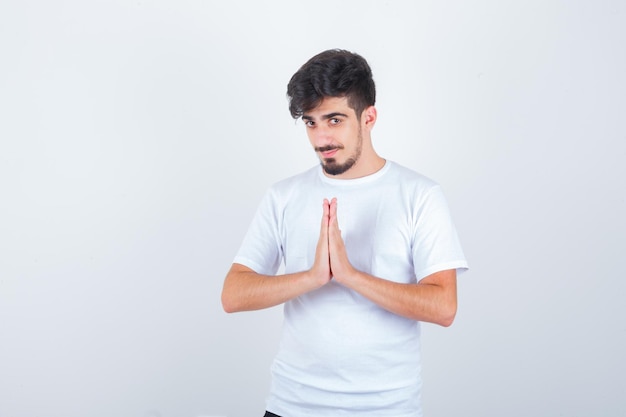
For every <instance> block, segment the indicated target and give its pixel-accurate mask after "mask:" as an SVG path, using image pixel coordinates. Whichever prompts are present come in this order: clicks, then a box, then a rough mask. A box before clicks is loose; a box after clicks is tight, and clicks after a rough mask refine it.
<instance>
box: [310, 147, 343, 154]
mask: <svg viewBox="0 0 626 417" xmlns="http://www.w3.org/2000/svg"><path fill="white" fill-rule="evenodd" d="M314 149H315V151H316V152H328V151H332V150H333V149H343V146H341V145H337V146H335V145H328V146H317V147H315V148H314Z"/></svg>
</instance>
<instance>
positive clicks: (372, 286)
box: [222, 97, 457, 326]
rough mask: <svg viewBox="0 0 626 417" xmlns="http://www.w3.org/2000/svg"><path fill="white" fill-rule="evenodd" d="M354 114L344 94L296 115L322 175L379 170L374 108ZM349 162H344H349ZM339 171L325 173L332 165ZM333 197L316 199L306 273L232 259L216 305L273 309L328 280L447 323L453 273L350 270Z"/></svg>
mask: <svg viewBox="0 0 626 417" xmlns="http://www.w3.org/2000/svg"><path fill="white" fill-rule="evenodd" d="M360 116H361V117H357V115H356V113H355V111H354V110H353V109H352V108H350V107H349V106H348V102H347V99H346V98H337V97H329V98H326V99H324V100H323V101H322V103H321V104H320V105H319V106H318V107H317V108H315V109H313V110H312V111H310V112H307V113H305V114H304V115H303V117H302V119H303V121H304V122H305V125H306V127H307V135H308V137H309V141H310V143H311V145H312V146H313V149H314V150H315V152H316V153H317V154H318V157H319V158H320V163H321V164H322V167H323V168H324V173H325V175H327V176H329V177H332V178H340V179H353V178H360V177H363V176H367V175H371V174H373V173H375V172H376V171H378V170H380V169H381V168H382V167H383V166H384V164H385V160H384V159H383V158H381V157H380V156H378V154H377V153H376V152H375V151H374V148H373V147H372V140H371V130H372V128H373V127H374V124H375V123H376V117H377V113H376V109H375V108H374V106H370V107H368V108H367V109H365V110H363V113H362V114H361V115H360ZM351 159H352V160H354V163H352V164H350V160H351ZM347 165H350V166H349V167H348V168H347V169H345V170H344V171H343V172H341V173H337V174H334V175H333V174H330V173H329V172H328V171H333V170H334V169H335V168H337V169H338V170H339V171H341V170H342V169H343V168H345V166H347ZM337 206H338V202H337V199H335V198H333V199H331V200H330V201H329V200H327V199H324V201H323V202H322V219H321V225H320V236H319V240H318V242H317V247H316V252H315V261H314V263H313V266H312V267H311V269H309V270H308V271H302V272H298V273H294V274H285V275H278V276H268V275H261V274H257V273H256V272H254V271H253V270H252V269H250V268H248V267H246V266H244V265H241V264H237V263H234V264H233V265H232V267H231V268H230V271H229V272H228V274H227V276H226V279H225V281H224V288H223V291H222V305H223V307H224V310H225V311H226V312H228V313H232V312H237V311H249V310H258V309H263V308H268V307H273V306H276V305H279V304H282V303H284V302H286V301H289V300H291V299H293V298H295V297H298V296H299V295H302V294H305V293H307V292H309V291H314V290H316V289H318V288H320V287H322V286H324V285H326V284H327V283H328V282H330V280H331V279H334V280H335V281H336V282H338V283H339V284H342V285H344V286H346V287H348V288H350V289H352V290H354V291H356V292H358V293H359V294H361V295H363V296H364V297H366V298H368V299H369V300H371V301H373V302H374V303H376V304H377V305H379V306H380V307H382V308H384V309H386V310H388V311H390V312H392V313H395V314H397V315H400V316H403V317H407V318H410V319H413V320H419V321H425V322H430V323H435V324H439V325H441V326H450V325H451V324H452V322H453V321H454V316H455V314H456V310H457V289H456V271H455V270H454V269H451V270H445V271H440V272H436V273H434V274H432V275H429V276H427V277H425V278H423V279H422V280H420V281H419V282H417V283H412V284H403V283H397V282H393V281H390V280H388V279H385V278H384V277H375V276H372V275H370V274H367V273H365V272H362V271H359V270H357V269H355V268H354V267H353V266H352V265H351V264H350V260H349V259H348V256H347V252H346V248H345V245H344V242H343V239H342V237H341V230H340V228H339V223H338V221H337Z"/></svg>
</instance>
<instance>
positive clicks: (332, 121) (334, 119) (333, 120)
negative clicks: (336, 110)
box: [329, 117, 341, 125]
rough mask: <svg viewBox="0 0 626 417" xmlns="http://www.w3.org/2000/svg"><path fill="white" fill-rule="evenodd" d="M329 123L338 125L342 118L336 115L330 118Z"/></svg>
mask: <svg viewBox="0 0 626 417" xmlns="http://www.w3.org/2000/svg"><path fill="white" fill-rule="evenodd" d="M329 123H330V124H331V125H338V124H339V123H341V120H340V119H337V118H336V117H333V118H332V119H330V120H329Z"/></svg>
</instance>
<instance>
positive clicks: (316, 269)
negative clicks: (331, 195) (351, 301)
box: [309, 199, 335, 287]
mask: <svg viewBox="0 0 626 417" xmlns="http://www.w3.org/2000/svg"><path fill="white" fill-rule="evenodd" d="M334 200H335V199H333V201H334ZM330 206H331V203H329V201H328V200H327V199H324V202H323V214H322V225H321V227H320V237H319V240H318V241H317V247H316V249H315V261H314V263H313V267H311V269H310V270H309V272H310V274H311V277H312V278H313V280H314V281H315V282H316V283H317V284H318V285H319V286H320V287H321V286H323V285H325V284H326V283H328V282H329V281H330V279H331V278H332V275H331V271H330V254H329V250H328V224H329V221H330Z"/></svg>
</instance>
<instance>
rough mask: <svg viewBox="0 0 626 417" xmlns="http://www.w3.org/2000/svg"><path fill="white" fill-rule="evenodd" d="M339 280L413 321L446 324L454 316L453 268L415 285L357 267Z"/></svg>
mask: <svg viewBox="0 0 626 417" xmlns="http://www.w3.org/2000/svg"><path fill="white" fill-rule="evenodd" d="M335 279H337V278H335ZM338 281H339V282H340V283H341V284H343V285H344V286H346V287H348V288H351V289H353V290H354V291H356V292H358V293H360V294H361V295H363V296H364V297H366V298H368V299H369V300H371V301H372V302H374V303H376V304H377V305H379V306H381V307H382V308H384V309H386V310H388V311H390V312H392V313H395V314H397V315H400V316H403V317H407V318H410V319H413V320H419V321H426V322H430V323H435V324H439V325H441V326H449V325H451V324H452V322H453V320H454V316H455V315H456V309H457V296H456V271H455V270H448V271H441V272H438V273H436V274H433V275H431V276H428V277H426V278H424V279H423V280H421V281H420V282H418V283H415V284H403V283H398V282H393V281H389V280H386V279H382V278H377V277H374V276H372V275H369V274H366V273H363V272H360V271H356V270H353V272H351V273H350V274H348V275H347V276H345V277H343V278H342V279H339V280H338Z"/></svg>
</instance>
